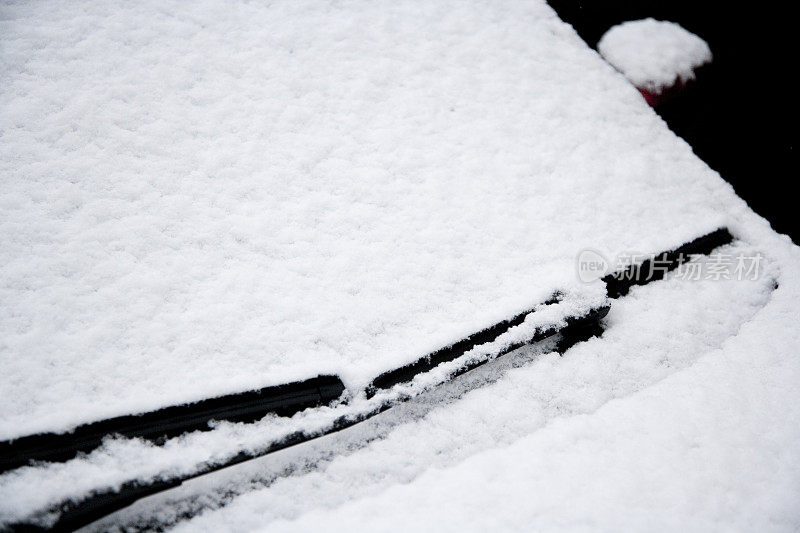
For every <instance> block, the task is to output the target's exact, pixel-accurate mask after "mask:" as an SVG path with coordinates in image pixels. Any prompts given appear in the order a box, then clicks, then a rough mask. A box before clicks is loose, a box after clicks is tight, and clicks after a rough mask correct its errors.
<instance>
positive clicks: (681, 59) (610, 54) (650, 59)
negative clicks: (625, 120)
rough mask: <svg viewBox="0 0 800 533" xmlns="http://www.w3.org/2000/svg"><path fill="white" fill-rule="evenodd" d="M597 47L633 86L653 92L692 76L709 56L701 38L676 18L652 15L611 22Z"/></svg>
mask: <svg viewBox="0 0 800 533" xmlns="http://www.w3.org/2000/svg"><path fill="white" fill-rule="evenodd" d="M597 50H598V51H599V52H600V55H602V56H603V57H604V58H605V60H606V61H608V62H609V63H611V64H612V65H613V66H614V67H615V68H616V69H617V70H619V71H620V72H622V73H623V74H624V75H625V77H626V78H628V79H629V80H630V81H631V82H632V83H633V84H634V85H635V86H636V87H639V88H641V89H647V90H650V91H656V92H658V91H661V90H663V89H665V88H667V87H671V86H672V85H674V84H675V83H676V82H679V81H680V82H686V81H689V80H692V79H694V76H695V74H694V70H695V69H696V68H697V67H700V66H702V65H704V64H706V63H709V62H710V61H711V59H712V55H711V49H710V48H709V47H708V43H706V42H705V41H704V40H703V39H701V38H700V37H698V36H697V35H695V34H694V33H691V32H689V31H687V30H686V29H684V28H683V27H681V26H680V25H679V24H677V23H675V22H668V21H662V20H654V19H652V18H647V19H644V20H634V21H629V22H623V23H622V24H618V25H616V26H613V27H612V28H611V29H609V30H608V31H607V32H606V33H605V35H603V37H602V38H601V39H600V42H598V43H597Z"/></svg>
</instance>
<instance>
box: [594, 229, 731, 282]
mask: <svg viewBox="0 0 800 533" xmlns="http://www.w3.org/2000/svg"><path fill="white" fill-rule="evenodd" d="M731 242H733V235H731V234H730V232H729V231H728V230H727V229H726V228H720V229H718V230H716V231H713V232H711V233H709V234H707V235H703V236H702V237H698V238H697V239H695V240H693V241H691V242H688V243H686V244H684V245H683V246H679V247H678V248H675V249H674V250H670V251H668V252H662V253H660V254H658V255H655V256H654V257H653V259H648V260H646V261H643V262H642V263H639V264H636V265H631V266H629V267H628V268H626V269H625V270H622V271H620V272H614V273H612V274H609V275H607V276H605V277H604V278H603V281H604V282H605V283H606V291H607V293H608V297H609V298H619V297H620V296H625V295H626V294H628V291H629V290H631V287H633V286H634V285H645V284H647V283H650V282H651V281H656V280H659V279H663V278H664V276H665V275H666V274H667V272H669V271H671V270H675V269H676V268H678V267H679V266H681V265H682V264H684V263H686V262H687V261H689V260H690V259H691V256H692V255H708V254H710V253H711V252H712V251H713V250H714V249H715V248H719V247H720V246H723V245H726V244H730V243H731Z"/></svg>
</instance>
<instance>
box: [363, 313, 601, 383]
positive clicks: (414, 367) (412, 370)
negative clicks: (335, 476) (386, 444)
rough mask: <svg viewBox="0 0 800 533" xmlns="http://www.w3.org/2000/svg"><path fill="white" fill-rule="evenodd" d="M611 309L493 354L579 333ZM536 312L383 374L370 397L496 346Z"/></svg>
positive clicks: (572, 319)
mask: <svg viewBox="0 0 800 533" xmlns="http://www.w3.org/2000/svg"><path fill="white" fill-rule="evenodd" d="M555 302H556V300H553V299H551V300H548V301H546V302H544V303H545V305H549V304H552V303H555ZM609 309H610V308H609V307H607V306H606V307H601V308H598V309H592V310H591V311H589V313H587V314H586V315H584V316H572V317H567V319H566V320H567V325H566V326H564V327H563V328H548V329H545V330H541V331H537V332H536V333H535V334H534V336H533V337H532V338H530V339H528V340H527V341H525V342H519V343H516V344H512V345H510V346H507V347H506V348H504V349H503V350H502V351H501V352H499V353H497V354H494V355H495V356H500V355H503V354H506V353H508V352H510V351H512V350H516V349H517V348H520V347H522V346H524V345H526V344H531V343H534V342H539V341H541V340H544V339H546V338H547V337H550V336H552V335H555V334H556V333H559V332H562V331H569V330H572V329H579V328H581V327H583V325H585V324H595V323H597V322H598V321H599V320H600V319H601V318H603V317H604V316H606V315H607V314H608V311H609ZM535 312H536V311H534V310H530V311H526V312H524V313H520V314H518V315H517V316H515V317H513V318H511V319H508V320H504V321H502V322H498V323H497V324H495V325H493V326H491V327H489V328H486V329H484V330H481V331H479V332H477V333H474V334H472V335H470V336H469V337H467V338H466V339H464V340H462V341H459V342H457V343H455V344H453V345H451V346H448V347H446V348H442V349H440V350H437V351H435V352H433V353H430V354H428V355H426V356H425V357H423V358H421V359H418V360H417V361H415V362H413V363H411V364H408V365H405V366H402V367H400V368H397V369H395V370H391V371H389V372H385V373H383V374H381V375H380V376H378V377H377V378H375V379H374V380H373V382H372V384H371V385H370V386H369V387H368V388H367V394H368V396H373V395H374V394H375V392H377V390H378V389H389V388H391V387H393V386H395V385H398V384H400V383H406V382H409V381H411V380H412V379H414V378H415V377H416V376H418V375H420V374H424V373H425V372H428V371H430V370H433V369H434V368H436V367H437V366H439V365H440V364H442V363H446V362H449V361H453V360H455V359H457V358H459V357H461V356H462V355H464V354H465V353H467V352H468V351H470V350H472V349H473V348H475V347H476V346H480V345H481V344H486V343H488V342H493V341H494V340H496V339H497V338H498V337H499V336H500V335H502V334H503V333H505V332H507V331H508V330H509V329H511V328H513V327H515V326H519V325H520V324H522V323H523V322H524V321H525V318H527V317H528V316H530V315H532V314H534V313H535ZM486 361H487V360H481V361H478V362H475V363H472V364H468V365H466V366H464V367H463V368H461V369H459V370H458V371H457V372H456V373H455V374H454V375H453V376H451V377H454V376H456V375H459V374H462V373H464V372H467V371H469V370H472V369H473V368H476V367H478V366H480V365H482V364H484V363H485V362H486Z"/></svg>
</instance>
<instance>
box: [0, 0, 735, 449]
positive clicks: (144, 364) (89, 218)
mask: <svg viewBox="0 0 800 533" xmlns="http://www.w3.org/2000/svg"><path fill="white" fill-rule="evenodd" d="M0 24H2V27H0V50H2V74H0V76H2V78H1V79H0V107H1V108H2V115H1V116H0V135H1V136H2V143H0V165H1V166H0V176H1V178H0V179H2V184H3V186H2V188H1V189H0V254H1V255H0V269H1V270H0V277H1V279H2V285H1V286H0V301H2V307H0V339H2V341H1V342H0V363H1V364H2V367H3V372H2V377H0V387H1V388H2V395H3V402H2V406H1V407H0V409H1V411H0V438H12V437H15V436H19V435H24V434H28V433H32V432H37V431H45V430H66V429H69V428H71V427H73V426H75V425H76V424H79V423H82V422H87V421H92V420H96V419H99V418H104V417H110V416H114V415H120V414H125V413H130V412H141V411H147V410H151V409H155V408H158V407H162V406H164V405H168V404H176V403H181V402H186V401H191V400H197V399H200V398H205V397H209V396H214V395H219V394H223V393H230V392H236V391H240V390H246V389H251V388H256V387H263V386H268V385H272V384H277V383H281V382H286V381H291V380H295V379H302V378H307V377H311V376H313V375H317V374H319V373H338V374H340V375H341V376H342V377H343V379H344V380H345V382H346V384H347V385H348V386H350V387H351V388H354V389H356V388H358V387H360V386H363V385H364V384H365V383H367V382H368V381H369V380H370V379H371V378H372V377H374V376H375V375H377V374H379V373H380V372H382V371H384V370H387V369H390V368H394V367H397V366H400V365H402V364H404V363H407V362H409V361H412V360H414V359H416V358H418V357H420V356H422V355H424V354H426V353H428V352H430V351H432V350H434V349H437V348H440V347H442V346H446V345H448V344H450V343H452V342H453V341H455V340H458V339H460V338H462V337H464V336H465V335H467V334H469V333H472V332H474V331H477V330H480V329H482V328H484V327H486V326H488V325H490V324H493V323H495V322H497V321H499V320H502V319H504V318H508V317H509V316H512V315H513V314H515V313H518V312H520V311H523V310H525V309H529V308H531V307H532V306H534V305H535V304H537V303H539V302H540V301H542V300H543V299H545V298H546V297H547V296H549V294H550V293H551V292H552V291H553V290H555V289H567V290H569V289H571V288H572V289H576V288H580V287H579V285H580V284H579V282H578V280H577V276H576V275H575V258H576V256H577V255H578V252H579V251H580V250H581V249H583V248H584V247H592V248H594V249H599V250H603V251H604V252H606V253H608V254H610V255H612V256H613V255H614V254H616V253H618V252H620V251H622V250H633V251H639V252H655V251H659V250H662V249H669V248H670V247H673V246H676V245H678V244H680V243H682V242H685V241H688V240H690V239H692V238H694V237H696V236H698V235H700V234H703V233H706V232H708V231H711V230H713V229H715V228H716V227H718V226H721V225H724V224H725V221H726V215H725V211H724V207H723V204H722V203H721V202H720V194H723V193H725V192H727V186H726V185H724V184H723V183H722V182H721V181H720V180H719V178H718V177H717V176H716V175H715V174H714V173H713V172H712V171H711V170H710V169H708V168H707V167H706V165H704V164H703V163H702V162H701V161H699V160H698V159H697V158H696V157H694V156H693V154H692V152H691V150H690V148H689V147H688V146H687V145H686V144H685V143H683V142H682V141H680V140H678V139H677V138H676V137H675V136H674V135H673V134H672V133H671V132H669V131H668V130H667V129H666V128H665V127H664V125H663V124H662V123H661V121H660V120H659V119H658V118H657V117H656V116H655V115H654V114H653V112H652V111H651V110H650V109H648V107H647V106H646V105H645V104H644V103H643V102H642V101H641V99H640V98H639V95H638V94H637V93H636V92H635V91H634V89H633V88H632V87H630V86H629V85H628V84H627V83H626V82H625V81H624V79H623V78H622V76H619V75H618V74H617V73H616V72H614V71H613V69H612V68H611V67H609V66H608V65H607V64H606V63H605V62H603V61H601V60H600V58H599V57H598V56H597V55H596V54H595V53H594V52H592V51H591V50H589V49H588V48H587V47H586V46H585V45H584V43H583V42H582V41H581V40H580V39H579V38H578V37H577V35H575V33H574V32H573V30H572V29H571V28H570V27H569V26H567V25H566V24H564V23H563V22H561V21H560V20H558V19H557V17H556V16H555V14H554V13H553V12H552V11H551V10H550V9H549V8H548V7H547V6H546V5H545V4H544V2H542V1H540V0H531V1H524V2H518V1H510V0H509V1H505V2H489V1H486V2H456V1H443V2H435V3H430V2H422V1H419V0H401V1H399V2H391V3H387V2H363V1H343V2H319V1H302V0H301V1H296V2H289V1H279V2H272V3H260V2H245V1H234V2H217V1H214V0H201V1H199V2H193V3H192V4H191V5H189V4H185V3H182V2H177V1H166V2H164V1H161V0H158V1H155V0H150V1H142V2H136V3H121V2H108V3H102V4H98V3H97V2H91V1H88V0H78V1H76V2H70V3H69V4H52V3H49V2H44V1H33V2H19V3H5V4H3V6H2V16H0Z"/></svg>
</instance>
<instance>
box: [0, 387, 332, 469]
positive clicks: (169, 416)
mask: <svg viewBox="0 0 800 533" xmlns="http://www.w3.org/2000/svg"><path fill="white" fill-rule="evenodd" d="M343 392H344V384H342V381H341V380H340V379H339V378H338V377H336V376H318V377H315V378H312V379H309V380H306V381H300V382H295V383H288V384H284V385H278V386H275V387H265V388H263V389H259V390H254V391H248V392H243V393H237V394H229V395H227V396H220V397H218V398H210V399H207V400H202V401H199V402H195V403H190V404H186V405H178V406H173V407H166V408H164V409H159V410H158V411H152V412H149V413H143V414H140V415H125V416H119V417H116V418H109V419H107V420H101V421H98V422H93V423H91V424H85V425H82V426H78V427H77V428H75V430H74V431H72V432H70V433H43V434H38V435H30V436H26V437H21V438H18V439H15V440H12V441H4V442H0V472H5V471H7V470H11V469H14V468H18V467H20V466H24V465H26V464H29V463H30V462H32V461H66V460H69V459H72V458H74V457H75V456H77V455H78V453H80V452H90V451H92V450H94V449H95V448H97V447H99V446H100V445H101V444H102V441H103V438H104V437H106V436H108V435H120V436H123V437H131V438H133V437H139V438H143V439H147V440H151V441H155V442H160V441H163V440H166V439H169V438H172V437H177V436H179V435H182V434H184V433H187V432H190V431H198V430H199V431H207V430H209V429H211V428H210V427H209V425H208V423H209V422H210V421H211V420H217V421H223V420H224V421H229V422H254V421H256V420H260V419H261V418H263V417H264V416H265V415H266V414H268V413H275V414H276V415H279V416H291V415H293V414H294V413H297V412H299V411H302V410H303V409H306V408H308V407H318V406H320V405H326V404H329V403H331V402H332V401H333V400H336V399H337V398H339V396H341V395H342V393H343Z"/></svg>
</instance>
